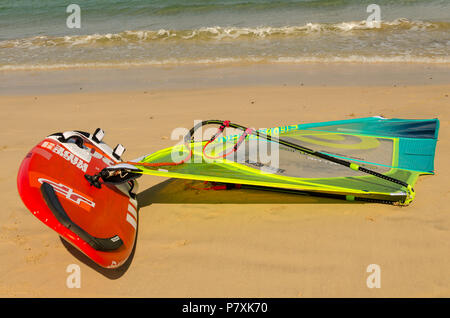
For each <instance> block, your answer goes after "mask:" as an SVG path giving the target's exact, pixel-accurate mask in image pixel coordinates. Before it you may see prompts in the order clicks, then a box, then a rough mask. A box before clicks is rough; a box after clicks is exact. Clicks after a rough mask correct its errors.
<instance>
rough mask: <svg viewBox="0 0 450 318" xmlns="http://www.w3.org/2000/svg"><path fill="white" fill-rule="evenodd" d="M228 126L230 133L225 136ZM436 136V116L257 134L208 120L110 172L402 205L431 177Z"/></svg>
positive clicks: (324, 124) (362, 120) (278, 129)
mask: <svg viewBox="0 0 450 318" xmlns="http://www.w3.org/2000/svg"><path fill="white" fill-rule="evenodd" d="M211 125H215V126H220V127H219V130H218V131H217V132H216V133H215V134H214V135H213V137H212V138H210V137H209V136H208V138H206V139H204V140H203V139H202V138H200V139H198V138H197V139H195V138H194V136H195V134H196V132H197V130H198V129H199V128H205V127H207V126H211ZM226 129H231V130H232V129H234V130H235V133H233V134H231V135H230V134H228V135H227V136H225V135H224V130H226ZM438 131H439V120H438V119H396V118H394V119H386V118H382V117H367V118H359V119H348V120H340V121H328V122H320V123H305V124H296V125H287V126H280V127H275V128H270V129H258V130H256V129H248V128H247V127H244V126H241V125H237V124H233V123H230V122H229V121H220V120H210V121H204V122H201V123H199V124H197V125H196V126H195V127H194V128H193V129H191V131H190V133H189V134H188V136H187V137H186V138H185V143H179V144H178V145H175V146H173V147H169V148H166V149H163V150H160V151H157V152H155V153H152V154H149V155H146V156H143V157H140V158H138V159H136V160H133V161H129V162H127V163H125V164H121V165H116V166H115V167H111V168H112V169H125V170H127V169H129V170H128V171H129V172H132V173H137V174H148V175H158V176H164V177H170V178H183V179H193V180H204V181H211V182H220V183H226V184H241V185H249V186H255V187H264V188H266V189H278V190H282V189H284V190H288V191H307V192H308V193H312V194H314V193H315V194H330V195H334V196H341V197H343V198H345V199H347V200H366V201H377V200H378V201H382V202H386V203H398V204H403V205H407V204H409V203H410V202H411V201H412V200H413V199H414V196H415V191H414V185H415V183H416V181H417V178H418V177H419V175H421V174H433V173H434V156H435V149H436V142H437V138H438ZM131 167H132V168H131Z"/></svg>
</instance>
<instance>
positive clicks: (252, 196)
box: [61, 179, 361, 280]
mask: <svg viewBox="0 0 450 318" xmlns="http://www.w3.org/2000/svg"><path fill="white" fill-rule="evenodd" d="M137 200H138V205H139V210H140V208H142V207H145V206H149V205H151V204H155V203H160V204H358V202H348V201H345V200H339V199H332V198H322V197H315V196H310V195H306V194H299V193H284V192H276V191H267V190H257V189H230V190H214V189H212V188H211V184H210V183H204V182H202V181H194V180H183V179H169V180H166V181H164V182H161V183H159V184H157V185H154V186H152V187H150V188H148V189H146V190H144V191H142V192H141V193H139V194H138V196H137ZM359 203H361V202H359ZM138 229H139V226H138ZM61 241H62V243H63V245H64V246H65V247H66V249H67V250H68V251H69V252H70V253H71V254H72V255H73V256H74V257H75V258H77V259H78V260H79V261H80V262H82V263H84V264H86V265H87V266H89V267H91V268H92V269H94V270H95V271H97V272H99V273H100V274H102V275H103V276H105V277H107V278H109V279H111V280H114V279H118V278H120V277H122V276H123V275H124V274H125V273H126V271H127V270H128V268H129V267H130V264H131V263H132V261H133V257H134V254H135V250H136V245H137V233H136V242H135V245H134V247H133V251H132V252H131V255H130V257H129V258H128V260H127V261H126V262H125V263H124V264H123V265H122V266H121V267H119V268H116V269H107V268H103V267H101V266H99V265H97V264H96V263H94V262H93V261H92V260H91V259H89V258H88V257H87V256H85V255H84V254H83V253H82V252H80V251H79V250H78V249H76V248H75V247H73V246H72V245H70V244H69V243H67V242H66V241H65V240H64V239H62V238H61Z"/></svg>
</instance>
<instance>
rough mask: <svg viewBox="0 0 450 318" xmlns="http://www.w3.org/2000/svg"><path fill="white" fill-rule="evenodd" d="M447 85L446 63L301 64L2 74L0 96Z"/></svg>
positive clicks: (449, 67)
mask: <svg viewBox="0 0 450 318" xmlns="http://www.w3.org/2000/svg"><path fill="white" fill-rule="evenodd" d="M449 83H450V65H447V64H444V65H438V64H404V63H388V64H384V63H380V64H365V63H304V64H237V65H220V64H219V65H182V66H146V67H131V68H92V69H89V68H87V69H62V70H44V71H42V70H35V71H2V72H0V95H3V96H14V95H17V96H21V95H48V94H60V93H64V94H67V93H85V92H91V93H94V92H117V91H122V92H126V91H133V90H135V91H139V90H144V91H152V90H172V89H201V88H220V87H240V86H289V87H297V86H305V87H306V86H342V87H349V86H386V87H389V86H392V87H399V86H420V85H425V86H426V85H446V84H449Z"/></svg>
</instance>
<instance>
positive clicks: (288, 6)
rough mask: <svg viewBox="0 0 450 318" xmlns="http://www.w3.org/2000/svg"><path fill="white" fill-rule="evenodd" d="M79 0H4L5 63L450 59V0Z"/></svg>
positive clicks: (0, 7) (0, 30)
mask: <svg viewBox="0 0 450 318" xmlns="http://www.w3.org/2000/svg"><path fill="white" fill-rule="evenodd" d="M71 1H72V2H64V1H60V0H0V70H3V71H5V70H27V69H55V68H78V67H109V66H129V65H180V64H183V65H185V64H225V63H309V62H313V63H330V62H363V63H381V62H405V63H443V64H448V63H450V56H449V53H450V0H249V1H246V0H216V1H213V0H189V1H187V0H152V1H147V0H131V1H123V0H71ZM69 4H75V5H77V7H78V8H79V12H75V11H72V10H68V6H69ZM372 4H374V5H375V9H374V7H373V6H370V5H372ZM74 14H78V15H77V16H74ZM374 15H375V18H376V19H375V22H377V23H372V24H371V23H370V21H369V20H370V19H372V20H373V18H374ZM75 18H76V19H77V21H76V22H78V26H79V27H73V26H74V24H73V23H71V21H72V22H73V19H75ZM372 22H373V21H372Z"/></svg>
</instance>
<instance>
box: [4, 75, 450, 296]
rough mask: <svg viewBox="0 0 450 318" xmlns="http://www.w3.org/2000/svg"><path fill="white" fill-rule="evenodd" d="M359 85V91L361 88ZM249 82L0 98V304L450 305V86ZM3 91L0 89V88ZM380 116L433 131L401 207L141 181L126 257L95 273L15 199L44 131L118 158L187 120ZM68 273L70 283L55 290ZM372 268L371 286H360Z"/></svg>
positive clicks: (158, 140)
mask: <svg viewBox="0 0 450 318" xmlns="http://www.w3.org/2000/svg"><path fill="white" fill-rule="evenodd" d="M361 85H362V84H361ZM361 85H360V86H357V85H353V86H348V87H341V86H336V85H334V86H329V85H327V86H322V85H316V86H306V85H305V86H301V85H288V86H283V85H264V86H263V85H259V86H245V85H239V87H232V86H226V87H222V88H221V87H207V88H204V89H172V90H162V89H153V90H152V89H149V90H145V91H144V90H139V91H137V90H129V91H119V92H97V93H96V92H74V93H65V94H42V95H37V94H34V95H29V94H28V95H23V94H22V95H17V96H2V97H0V109H1V116H0V127H1V128H0V136H1V139H0V140H1V141H0V156H1V163H2V166H1V168H0V198H1V202H2V213H0V255H1V262H0V296H3V297H112V296H114V297H431V296H437V297H441V296H444V297H449V296H450V208H449V199H450V196H449V186H448V184H449V181H448V180H449V179H450V169H448V163H449V161H450V150H449V149H450V144H449V140H450V129H449V128H450V126H449V120H450V97H449V95H450V85H449V84H448V83H447V84H440V85H426V86H425V85H420V86H414V85H406V86H405V85H402V86H396V87H394V86H392V85H390V86H388V87H384V86H380V85H371V86H361ZM4 93H6V92H4ZM375 115H382V116H385V117H389V118H390V117H397V118H436V117H438V118H439V119H440V122H441V127H440V133H439V142H438V147H437V150H436V153H437V155H436V161H435V168H436V175H434V176H423V177H421V178H420V180H419V182H418V184H417V186H416V192H417V198H416V200H415V202H414V203H413V204H412V205H411V206H409V207H407V208H400V207H393V206H385V205H379V204H358V203H355V204H350V203H346V202H339V201H334V200H317V199H314V198H304V197H296V196H293V195H288V194H275V193H268V192H262V193H261V192H258V191H245V190H233V192H230V191H224V192H218V191H205V192H198V191H195V190H192V189H186V187H185V185H186V182H187V181H176V180H168V181H165V179H162V178H156V177H150V176H144V177H142V178H141V179H140V189H141V191H142V193H141V194H140V204H141V205H142V207H141V210H140V220H139V233H138V242H137V248H136V251H135V254H134V257H133V259H132V261H131V263H130V264H129V266H128V267H127V268H124V269H122V270H121V271H105V270H101V269H99V268H97V267H96V266H94V265H92V263H90V262H88V261H87V260H86V259H85V258H84V257H83V256H82V255H79V253H78V252H76V251H73V248H70V247H67V246H66V245H64V244H63V243H62V242H61V240H60V239H59V237H58V235H57V234H56V233H54V232H53V231H52V230H50V229H49V228H47V227H46V226H44V225H43V224H41V223H40V222H39V221H38V220H37V219H36V218H34V217H33V216H32V215H31V213H30V212H29V211H28V210H27V209H26V208H25V206H24V205H23V204H22V202H21V199H20V198H19V196H18V193H17V189H16V175H17V170H18V167H19V164H20V162H21V160H22V159H23V157H24V156H25V154H26V153H27V151H28V150H29V149H31V148H32V147H33V146H34V145H35V144H36V143H37V142H38V141H40V140H41V139H42V138H43V137H44V136H46V135H48V134H49V133H52V132H57V131H64V130H70V129H79V130H86V131H93V130H94V129H95V128H96V127H102V128H103V129H104V130H105V131H106V133H107V135H106V142H109V143H111V144H115V143H122V144H124V145H126V147H127V149H128V150H127V152H126V153H125V159H132V158H135V157H138V156H140V155H142V154H146V153H150V152H152V151H155V150H158V149H161V148H163V147H166V146H170V145H171V144H173V141H171V140H170V139H169V137H170V133H171V131H172V129H173V128H176V127H186V128H189V127H191V126H192V124H193V121H194V120H198V119H230V120H232V121H234V122H237V123H241V124H244V125H249V126H254V127H257V128H259V127H274V126H278V125H284V124H297V123H302V122H316V121H328V120H339V119H348V118H357V117H366V116H375ZM70 264H78V265H80V267H81V288H79V289H69V288H67V287H66V279H67V277H68V273H66V268H67V266H68V265H70ZM370 264H378V265H380V267H381V288H379V289H369V288H368V287H367V285H366V279H367V277H368V275H369V273H367V272H366V268H367V267H368V265H370Z"/></svg>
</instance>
